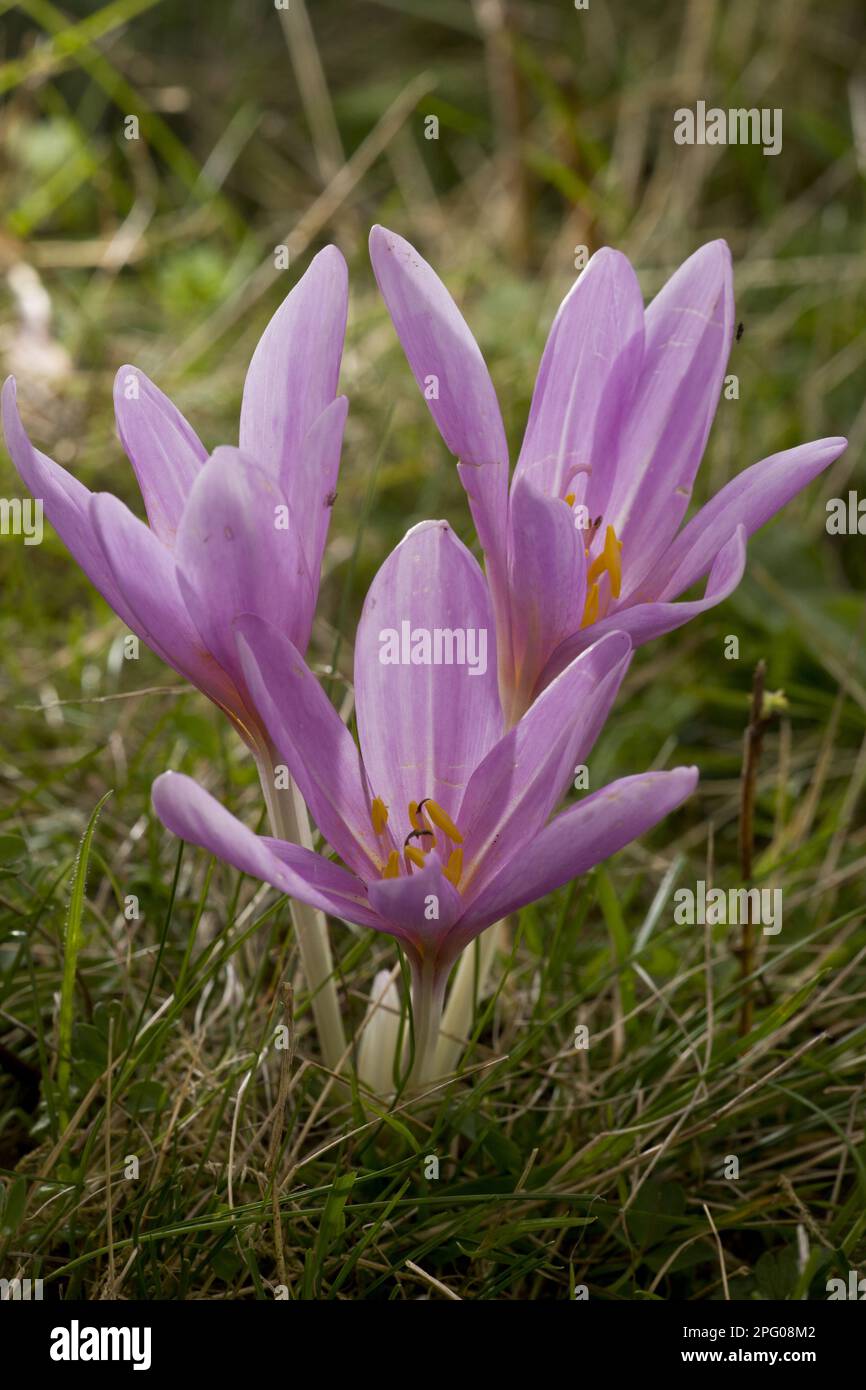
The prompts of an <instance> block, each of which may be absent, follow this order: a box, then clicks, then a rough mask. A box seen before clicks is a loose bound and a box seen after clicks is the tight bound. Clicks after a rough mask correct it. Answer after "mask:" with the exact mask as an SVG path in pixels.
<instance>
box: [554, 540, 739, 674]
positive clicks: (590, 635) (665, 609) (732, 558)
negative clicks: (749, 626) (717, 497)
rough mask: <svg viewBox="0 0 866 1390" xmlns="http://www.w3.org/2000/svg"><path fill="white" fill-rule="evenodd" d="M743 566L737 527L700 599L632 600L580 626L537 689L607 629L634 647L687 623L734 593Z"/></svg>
mask: <svg viewBox="0 0 866 1390" xmlns="http://www.w3.org/2000/svg"><path fill="white" fill-rule="evenodd" d="M745 567H746V534H745V530H744V528H743V527H742V526H740V527H738V528H737V531H736V532H735V534H734V535H733V536H731V537H729V539H728V541H727V542H726V543H725V545H723V546H722V548H721V550H720V551H719V553H718V555H717V556H716V558H715V560H714V561H713V567H712V569H711V570H710V577H709V579H708V580H707V587H706V589H705V591H704V596H703V598H700V599H694V600H692V601H690V602H688V603H635V604H634V606H633V607H631V608H621V609H619V611H618V612H616V613H612V614H611V615H610V616H609V617H607V618H602V620H601V621H600V622H597V623H593V624H592V626H591V627H585V628H583V629H582V630H581V631H580V632H578V633H575V635H574V636H573V637H570V638H569V639H568V640H567V641H566V642H563V643H562V646H561V647H559V649H558V650H557V651H555V652H554V653H553V656H552V657H551V658H550V661H549V662H548V663H547V667H546V669H545V671H544V672H543V674H542V677H541V680H540V681H539V688H540V689H543V688H544V686H545V685H546V684H547V682H548V681H550V680H551V679H552V678H553V676H555V675H556V674H557V673H558V672H559V671H561V670H563V669H564V667H565V666H567V665H568V664H569V662H571V661H573V660H574V658H575V656H576V655H577V653H578V652H579V651H582V650H583V649H584V648H585V647H586V645H587V644H588V643H589V642H591V641H592V640H594V639H598V638H599V637H602V636H603V635H604V634H605V633H607V632H616V631H619V632H626V633H628V635H629V637H630V638H631V640H632V642H633V644H634V646H635V647H641V646H643V644H644V643H645V642H651V641H652V640H653V639H654V638H656V637H661V636H662V635H663V634H664V633H666V632H673V631H674V630H675V628H678V627H682V626H683V624H684V623H688V622H691V620H692V618H696V617H697V616H698V614H699V613H704V612H706V610H707V609H708V608H715V606H716V605H717V604H719V603H722V602H723V601H724V600H725V599H726V598H729V597H730V595H731V594H732V593H733V592H734V590H735V589H736V587H737V585H738V584H739V582H740V580H741V579H742V577H743V571H744V569H745Z"/></svg>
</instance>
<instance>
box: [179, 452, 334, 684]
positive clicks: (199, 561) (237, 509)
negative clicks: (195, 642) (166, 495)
mask: <svg viewBox="0 0 866 1390" xmlns="http://www.w3.org/2000/svg"><path fill="white" fill-rule="evenodd" d="M287 505H288V504H287V503H286V499H285V494H284V493H283V491H282V489H281V488H280V486H279V484H278V483H277V482H276V480H275V479H274V478H272V477H271V476H270V475H269V474H268V473H266V472H265V471H264V470H263V469H261V468H259V467H257V465H256V464H254V463H251V462H250V460H249V459H247V458H246V457H245V456H244V455H243V454H241V453H240V452H239V450H237V449H230V448H227V447H222V448H219V449H217V450H215V452H214V453H213V454H212V455H211V457H210V459H209V460H208V462H207V463H206V465H205V467H204V468H203V469H202V470H201V472H200V474H199V476H198V477H197V479H196V481H195V483H194V484H193V489H192V492H191V493H190V495H189V500H188V502H187V505H186V507H185V509H184V513H183V519H182V521H181V525H180V530H179V531H178V535H177V546H176V551H175V553H176V556H177V569H178V581H179V583H180V591H181V593H182V594H183V598H184V602H185V603H186V606H187V608H188V609H189V614H190V617H191V618H192V620H193V622H194V623H195V625H196V627H197V628H198V631H199V633H200V635H201V639H202V642H203V643H204V645H205V647H206V648H207V650H208V651H209V652H210V653H211V654H212V655H213V656H214V657H215V658H216V660H217V661H218V662H219V664H220V665H221V666H222V667H223V669H224V670H226V671H228V672H229V674H230V675H231V677H232V679H233V680H234V681H235V683H236V684H238V685H239V686H240V685H241V684H242V681H243V676H242V673H241V669H240V663H239V660H238V655H237V647H236V644H235V632H234V628H233V626H232V624H233V622H234V620H235V618H237V617H239V616H240V614H241V613H255V614H257V615H258V616H259V617H262V618H266V619H267V620H268V621H269V622H272V623H273V624H274V625H275V626H276V627H277V628H279V629H280V631H282V632H285V633H286V635H287V636H288V637H289V638H291V640H292V641H293V642H294V644H295V646H297V647H299V648H300V649H301V650H302V651H303V650H305V649H306V646H307V642H308V641H309V637H310V625H311V623H312V617H313V607H314V604H315V595H314V594H313V589H312V584H311V582H310V576H309V574H308V572H307V567H306V562H305V561H304V556H303V551H302V549H301V542H300V536H299V529H298V526H299V525H300V522H299V523H298V525H295V521H294V518H293V517H292V516H291V514H289V524H288V526H287V527H286V526H284V525H283V522H284V520H285V517H286V511H285V508H286V507H287ZM281 508H282V509H283V510H280V509H281Z"/></svg>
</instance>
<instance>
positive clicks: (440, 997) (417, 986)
mask: <svg viewBox="0 0 866 1390" xmlns="http://www.w3.org/2000/svg"><path fill="white" fill-rule="evenodd" d="M447 979H448V977H447V974H446V973H445V972H444V971H441V970H435V969H433V968H432V967H429V966H428V967H426V968H425V967H424V966H422V967H421V969H420V970H418V971H416V972H415V977H414V979H413V981H412V1026H413V1030H414V1035H415V1060H414V1062H413V1064H412V1074H411V1076H410V1077H409V1089H410V1090H413V1091H416V1090H418V1089H419V1087H421V1086H423V1085H424V1084H425V1083H426V1082H428V1081H432V1080H433V1079H434V1078H435V1077H437V1076H438V1075H439V1070H438V1067H437V1063H436V1050H437V1044H438V1042H439V1028H440V1025H441V1023H442V1005H443V1003H444V1002H445V985H446V984H447Z"/></svg>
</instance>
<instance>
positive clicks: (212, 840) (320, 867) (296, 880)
mask: <svg viewBox="0 0 866 1390" xmlns="http://www.w3.org/2000/svg"><path fill="white" fill-rule="evenodd" d="M152 795H153V808H154V810H155V811H156V814H157V815H158V816H159V818H160V820H161V821H162V823H163V825H164V826H165V827H166V829H167V830H170V831H171V832H172V834H173V835H177V836H178V837H179V838H180V839H181V840H187V841H188V842H189V843H190V844H193V845H198V846H199V847H200V848H201V849H206V850H208V851H209V853H211V854H215V855H216V856H217V858H218V859H224V860H225V862H226V863H227V864H231V865H232V866H233V867H234V868H236V869H240V871H241V873H244V874H250V875H251V876H252V877H253V878H259V879H261V880H262V882H263V883H269V884H270V885H271V887H273V888H276V889H278V890H279V892H281V893H288V895H289V896H290V897H292V898H300V900H301V902H304V903H309V904H310V906H311V907H318V908H321V910H322V911H323V912H331V913H333V914H334V915H335V916H337V917H344V918H345V919H346V920H347V921H349V922H355V923H356V924H357V925H358V926H362V927H379V926H380V923H379V920H378V918H377V916H376V914H375V912H372V911H371V910H370V907H369V906H368V904H367V901H366V895H365V892H364V885H363V884H362V883H361V881H360V879H357V878H355V876H354V875H353V874H350V873H348V872H347V871H346V870H345V869H341V868H340V867H339V865H338V864H330V863H329V862H328V861H327V860H326V859H323V858H322V857H321V855H318V854H314V853H313V851H312V850H309V849H303V848H301V846H300V845H289V844H287V843H286V842H285V841H282V840H270V839H265V838H264V837H262V836H260V835H256V834H254V833H253V831H252V830H249V829H248V828H247V827H246V826H245V825H244V824H243V822H242V821H239V820H238V819H237V817H236V816H233V815H232V814H231V812H230V811H227V810H226V809H225V807H224V806H221V805H220V803H219V802H218V801H217V800H216V798H215V797H213V796H211V794H210V792H206V791H205V789H204V787H200V786H199V784H198V782H195V781H193V779H192V778H191V777H186V776H185V775H184V774H183V773H182V772H164V773H162V775H161V776H160V777H157V779H156V781H155V782H154V784H153V793H152Z"/></svg>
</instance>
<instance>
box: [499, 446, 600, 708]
mask: <svg viewBox="0 0 866 1390" xmlns="http://www.w3.org/2000/svg"><path fill="white" fill-rule="evenodd" d="M530 476H532V477H533V478H534V476H535V475H534V474H532V475H530V474H529V473H528V472H524V474H523V475H522V476H521V477H518V478H516V479H515V482H514V486H513V488H512V490H511V511H510V519H509V555H508V588H509V603H510V609H511V651H512V659H513V663H514V665H513V682H512V688H513V693H514V707H513V709H512V710H511V711H510V712H509V720H510V721H513V719H514V718H515V717H519V716H520V714H521V713H522V712H523V710H524V709H526V708H527V706H528V705H529V703H530V701H531V699H532V692H533V691H534V689H535V686H536V682H537V681H538V677H539V676H540V674H541V672H542V671H543V669H544V667H545V665H546V664H547V661H548V659H549V658H550V656H551V654H552V653H553V652H554V651H555V650H556V648H557V647H558V646H559V644H560V642H563V641H564V640H565V639H566V637H570V636H571V634H572V633H573V632H576V631H577V630H578V629H579V627H580V624H581V619H582V617H583V610H584V606H585V602H586V558H585V555H584V545H583V533H582V532H581V531H579V530H578V529H577V528H576V527H575V524H574V515H573V513H572V511H571V508H570V507H569V506H567V505H566V503H565V502H564V501H561V500H560V499H559V498H558V497H554V496H543V495H542V494H541V493H540V492H538V491H536V489H535V487H534V486H533V485H532V484H531V483H530V481H529V478H530ZM504 693H505V692H504Z"/></svg>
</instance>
